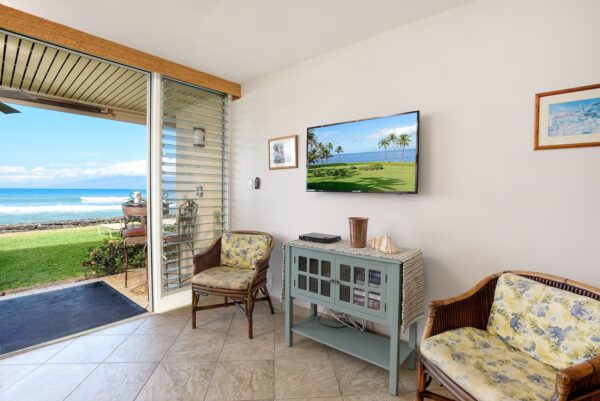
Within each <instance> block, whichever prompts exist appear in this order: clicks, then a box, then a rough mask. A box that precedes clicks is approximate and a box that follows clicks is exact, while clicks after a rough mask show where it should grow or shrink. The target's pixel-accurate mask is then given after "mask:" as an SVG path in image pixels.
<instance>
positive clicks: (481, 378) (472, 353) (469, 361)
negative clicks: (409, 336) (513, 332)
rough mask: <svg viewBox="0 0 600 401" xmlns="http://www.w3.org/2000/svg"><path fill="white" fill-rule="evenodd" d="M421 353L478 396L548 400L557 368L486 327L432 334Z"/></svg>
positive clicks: (488, 399) (503, 400)
mask: <svg viewBox="0 0 600 401" xmlns="http://www.w3.org/2000/svg"><path fill="white" fill-rule="evenodd" d="M421 354H422V355H423V356H424V357H425V358H426V359H427V360H429V361H430V362H431V363H433V364H434V365H435V366H437V367H438V368H440V369H441V370H442V371H443V372H444V373H445V374H446V375H447V376H448V377H449V378H450V379H452V380H453V381H454V382H455V383H457V384H458V385H459V386H460V387H462V388H463V389H464V390H465V391H467V392H468V393H469V394H471V395H472V396H473V397H474V398H476V399H478V400H486V401H509V400H519V401H521V400H522V401H538V400H539V401H542V400H543V401H548V400H550V399H551V397H552V394H553V393H554V381H555V376H556V372H557V371H556V370H555V369H554V368H552V367H551V366H549V365H546V364H544V363H542V362H539V361H538V360H536V359H533V358H531V357H530V356H528V355H527V354H524V353H522V352H520V351H519V350H516V349H515V348H512V347H510V346H508V345H507V344H506V343H504V342H503V341H502V340H501V339H500V338H498V337H496V336H494V335H492V334H490V333H488V332H487V331H484V330H479V329H474V328H472V327H464V328H460V329H456V330H449V331H446V332H444V333H441V334H438V335H435V336H432V337H429V338H427V339H425V340H423V342H422V343H421Z"/></svg>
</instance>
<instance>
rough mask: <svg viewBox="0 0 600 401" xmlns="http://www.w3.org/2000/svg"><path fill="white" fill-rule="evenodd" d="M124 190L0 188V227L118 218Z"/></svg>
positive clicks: (125, 191)
mask: <svg viewBox="0 0 600 401" xmlns="http://www.w3.org/2000/svg"><path fill="white" fill-rule="evenodd" d="M132 191H139V192H141V193H142V197H143V198H144V199H146V192H145V190H139V189H134V190H128V189H4V188H0V225H3V224H22V223H47V222H53V221H59V220H81V219H95V218H109V217H119V216H122V215H123V212H122V210H121V203H122V202H124V201H126V200H128V199H129V195H130V194H131V193H132Z"/></svg>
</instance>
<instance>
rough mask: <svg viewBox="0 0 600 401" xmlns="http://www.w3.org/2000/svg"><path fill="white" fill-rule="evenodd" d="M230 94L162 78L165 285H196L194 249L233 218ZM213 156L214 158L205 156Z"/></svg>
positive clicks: (199, 249)
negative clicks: (229, 214) (227, 126)
mask: <svg viewBox="0 0 600 401" xmlns="http://www.w3.org/2000/svg"><path fill="white" fill-rule="evenodd" d="M227 99H228V98H227V97H226V96H224V95H222V94H218V93H215V92H212V91H207V90H205V89H201V88H198V87H195V86H192V85H187V84H183V83H180V82H175V81H173V80H170V79H167V78H164V79H163V80H162V120H161V121H162V126H161V131H162V135H161V146H160V152H161V159H160V163H161V166H160V171H161V173H160V175H161V176H160V180H161V182H162V186H161V195H160V199H151V200H150V201H151V203H154V205H152V206H155V208H156V209H158V210H160V211H161V215H162V216H161V220H162V221H161V223H162V224H161V225H162V238H163V244H162V250H161V251H162V252H161V253H162V254H161V256H162V260H163V263H162V266H161V267H162V274H161V280H162V282H161V284H162V288H163V290H164V291H171V290H175V289H178V288H181V287H185V286H189V285H191V281H192V280H191V278H192V275H193V259H194V255H195V254H197V253H200V252H202V251H204V250H206V248H207V247H208V246H209V245H210V244H211V243H212V242H213V241H214V239H215V238H218V237H219V236H220V235H221V233H222V232H223V229H224V226H225V224H226V222H227V207H226V206H225V205H226V204H227V202H226V200H227V198H228V196H227V191H228V184H227V181H228V180H227V176H228V174H229V173H228V167H227V165H228V162H227V159H226V154H227V147H228V139H227V133H226V129H225V127H224V121H225V120H226V117H227V104H228V100H227ZM205 160H208V161H205Z"/></svg>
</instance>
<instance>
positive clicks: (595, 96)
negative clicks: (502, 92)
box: [534, 85, 600, 150]
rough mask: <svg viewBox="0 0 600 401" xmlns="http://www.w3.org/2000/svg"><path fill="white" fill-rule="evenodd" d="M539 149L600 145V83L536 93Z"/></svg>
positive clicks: (536, 122)
mask: <svg viewBox="0 0 600 401" xmlns="http://www.w3.org/2000/svg"><path fill="white" fill-rule="evenodd" d="M535 113H536V119H535V143H534V148H535V150H540V149H556V148H575V147H582V146H600V85H590V86H582V87H579V88H571V89H563V90H559V91H554V92H546V93H538V94H537V95H535Z"/></svg>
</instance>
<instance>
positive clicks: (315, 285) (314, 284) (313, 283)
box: [308, 277, 319, 294]
mask: <svg viewBox="0 0 600 401" xmlns="http://www.w3.org/2000/svg"><path fill="white" fill-rule="evenodd" d="M308 290H309V291H310V292H314V293H315V294H318V293H319V280H317V279H316V278H314V277H310V278H309V281H308Z"/></svg>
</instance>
